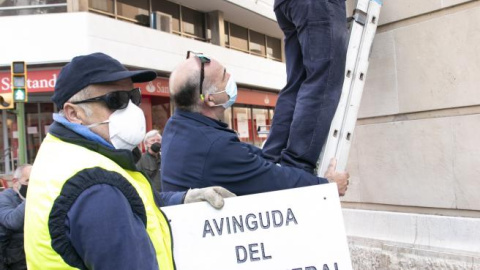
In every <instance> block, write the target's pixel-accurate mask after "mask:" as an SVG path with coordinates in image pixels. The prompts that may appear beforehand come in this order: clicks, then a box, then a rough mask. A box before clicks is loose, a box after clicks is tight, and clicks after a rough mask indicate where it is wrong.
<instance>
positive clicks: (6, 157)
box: [2, 110, 12, 174]
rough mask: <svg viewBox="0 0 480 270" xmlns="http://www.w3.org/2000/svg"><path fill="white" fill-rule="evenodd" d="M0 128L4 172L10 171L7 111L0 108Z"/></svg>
mask: <svg viewBox="0 0 480 270" xmlns="http://www.w3.org/2000/svg"><path fill="white" fill-rule="evenodd" d="M2 126H3V127H2V129H3V157H4V161H5V173H6V174H9V173H10V172H11V170H12V169H11V167H10V152H11V151H10V143H9V141H8V125H7V111H6V110H2Z"/></svg>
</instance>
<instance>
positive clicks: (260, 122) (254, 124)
mask: <svg viewBox="0 0 480 270" xmlns="http://www.w3.org/2000/svg"><path fill="white" fill-rule="evenodd" d="M272 111H273V109H271V108H268V107H263V108H259V107H255V108H254V107H252V106H248V105H234V106H233V108H232V110H227V111H225V121H226V122H227V121H230V122H231V123H232V124H233V130H235V131H236V132H237V134H238V138H239V139H240V140H241V141H242V142H246V143H250V144H253V145H255V146H257V147H262V146H263V143H264V142H265V140H266V139H267V137H268V132H258V128H259V127H262V131H265V130H269V129H270V125H271V122H272V116H273V115H272ZM232 112H233V119H231V120H229V118H231V115H232ZM227 123H228V122H227ZM229 126H230V125H229Z"/></svg>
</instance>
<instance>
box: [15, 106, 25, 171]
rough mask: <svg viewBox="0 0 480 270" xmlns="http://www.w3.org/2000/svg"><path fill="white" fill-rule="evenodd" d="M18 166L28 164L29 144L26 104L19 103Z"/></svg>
mask: <svg viewBox="0 0 480 270" xmlns="http://www.w3.org/2000/svg"><path fill="white" fill-rule="evenodd" d="M16 112H17V130H18V164H17V166H20V165H23V164H25V163H27V143H26V134H25V103H23V102H17V110H16Z"/></svg>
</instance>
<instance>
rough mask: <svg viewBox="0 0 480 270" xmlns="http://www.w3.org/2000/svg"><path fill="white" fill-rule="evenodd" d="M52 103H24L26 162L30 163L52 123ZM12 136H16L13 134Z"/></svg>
mask: <svg viewBox="0 0 480 270" xmlns="http://www.w3.org/2000/svg"><path fill="white" fill-rule="evenodd" d="M53 112H54V107H53V103H50V102H48V103H47V102H45V103H43V102H41V103H30V102H29V103H25V119H26V121H25V124H26V126H25V133H26V136H27V137H26V142H27V162H28V163H30V164H32V163H33V161H34V160H35V157H36V156H37V153H38V149H39V148H40V144H41V143H42V141H43V139H44V138H45V136H46V134H47V132H48V129H49V128H50V125H51V124H52V123H53V117H52V114H53ZM14 138H18V136H15V135H14Z"/></svg>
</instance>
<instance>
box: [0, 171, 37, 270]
mask: <svg viewBox="0 0 480 270" xmlns="http://www.w3.org/2000/svg"><path fill="white" fill-rule="evenodd" d="M31 169H32V165H30V164H24V165H21V166H19V167H18V168H17V169H16V170H15V172H14V173H13V179H12V183H13V186H12V188H9V189H7V190H4V191H2V192H0V270H4V269H5V270H26V269H27V264H26V262H25V252H24V251H23V222H24V218H25V198H26V197H27V188H28V182H29V178H30V170H31Z"/></svg>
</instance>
